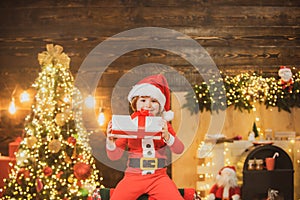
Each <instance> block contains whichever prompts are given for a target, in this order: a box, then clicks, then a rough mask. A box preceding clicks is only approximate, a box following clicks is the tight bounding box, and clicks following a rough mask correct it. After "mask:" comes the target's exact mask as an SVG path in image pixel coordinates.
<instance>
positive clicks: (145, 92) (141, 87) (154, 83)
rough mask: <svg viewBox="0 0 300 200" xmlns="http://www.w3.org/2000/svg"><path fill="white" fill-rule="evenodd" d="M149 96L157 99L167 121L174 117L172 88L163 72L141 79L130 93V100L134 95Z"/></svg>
mask: <svg viewBox="0 0 300 200" xmlns="http://www.w3.org/2000/svg"><path fill="white" fill-rule="evenodd" d="M136 96H149V97H152V98H154V99H156V100H157V101H158V102H159V104H160V106H161V110H160V111H161V112H163V117H164V119H166V120H167V121H170V120H172V119H173V118H174V113H173V112H172V111H171V110H170V90H169V85H168V82H167V79H166V78H165V77H164V76H163V75H162V74H157V75H152V76H148V77H146V78H144V79H142V80H141V81H139V82H138V83H137V84H136V85H135V86H133V88H132V89H131V90H130V92H129V94H128V101H129V102H131V101H132V99H133V97H136Z"/></svg>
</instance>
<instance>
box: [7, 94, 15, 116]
mask: <svg viewBox="0 0 300 200" xmlns="http://www.w3.org/2000/svg"><path fill="white" fill-rule="evenodd" d="M8 112H9V113H10V114H12V115H13V114H15V113H16V112H17V109H16V104H15V99H14V98H12V100H11V102H10V104H9V107H8Z"/></svg>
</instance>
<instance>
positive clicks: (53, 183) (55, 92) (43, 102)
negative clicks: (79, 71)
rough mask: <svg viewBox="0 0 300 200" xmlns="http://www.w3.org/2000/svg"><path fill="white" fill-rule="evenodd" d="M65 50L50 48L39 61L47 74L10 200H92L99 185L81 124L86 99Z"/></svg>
mask: <svg viewBox="0 0 300 200" xmlns="http://www.w3.org/2000/svg"><path fill="white" fill-rule="evenodd" d="M62 51H63V48H62V47H61V46H59V45H55V46H53V45H52V44H49V45H47V51H44V52H42V53H40V54H39V56H38V60H39V63H40V65H41V67H42V71H41V72H40V74H39V77H38V78H37V79H36V80H35V83H34V84H33V86H34V87H35V89H36V95H35V102H34V104H33V105H32V111H31V113H30V114H29V115H28V116H27V117H26V123H25V129H24V138H23V140H22V142H21V144H20V146H19V149H18V152H17V153H16V164H15V165H14V167H13V169H12V171H11V173H10V176H9V179H7V180H5V182H6V186H5V187H4V190H5V193H4V196H3V197H4V198H5V199H64V200H67V199H72V200H75V199H88V198H91V195H92V192H93V190H94V189H95V188H96V187H98V186H99V182H98V181H99V180H98V178H99V177H98V170H97V169H96V165H95V160H94V158H93V157H92V155H91V147H90V146H89V144H88V142H89V140H88V136H89V133H88V132H87V131H86V130H85V129H84V126H83V122H82V119H81V113H82V108H81V106H80V102H82V99H80V98H81V97H80V93H79V91H78V90H76V88H74V87H73V76H72V74H71V73H70V70H69V63H70V58H69V57H68V56H67V55H66V54H65V53H63V52H62ZM72 104H73V105H72ZM71 106H72V107H71Z"/></svg>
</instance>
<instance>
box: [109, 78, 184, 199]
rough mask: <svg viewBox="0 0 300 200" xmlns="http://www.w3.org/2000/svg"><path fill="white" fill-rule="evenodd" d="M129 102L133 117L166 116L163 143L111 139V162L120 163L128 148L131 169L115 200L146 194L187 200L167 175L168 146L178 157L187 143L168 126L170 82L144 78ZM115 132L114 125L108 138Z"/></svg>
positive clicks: (110, 127) (117, 191)
mask: <svg viewBox="0 0 300 200" xmlns="http://www.w3.org/2000/svg"><path fill="white" fill-rule="evenodd" d="M128 100H129V102H130V103H131V107H132V109H133V111H134V113H133V115H139V114H145V113H149V115H150V116H151V115H152V116H162V118H163V120H162V139H161V140H154V139H151V138H146V139H140V138H138V139H124V138H118V139H116V138H111V137H108V138H107V140H106V141H107V142H106V152H107V155H108V157H109V158H110V159H111V160H117V159H120V158H121V156H122V155H123V152H124V151H125V149H126V147H127V148H128V163H127V169H126V171H125V175H124V178H123V179H122V180H121V181H120V182H119V183H118V185H117V187H116V189H115V190H114V192H113V194H112V196H111V200H122V199H124V200H125V199H126V200H136V199H137V198H138V197H139V196H141V195H142V194H148V195H149V199H156V200H169V199H172V200H183V198H182V196H181V195H180V193H179V191H178V189H177V187H176V185H175V183H174V182H173V181H172V180H171V179H170V178H169V176H168V175H167V172H166V170H167V169H166V155H165V148H166V146H169V147H170V149H171V151H172V152H173V153H176V154H180V153H182V152H183V150H184V145H183V143H182V142H181V141H180V140H179V139H178V138H177V137H176V133H175V132H174V130H173V128H172V126H171V125H170V123H168V122H167V121H170V120H172V118H173V117H174V113H173V112H172V111H170V90H169V86H168V83H167V80H166V78H165V77H164V76H163V75H161V74H159V75H153V76H149V77H146V78H144V79H143V80H141V81H140V82H139V83H137V85H135V86H134V87H133V88H132V90H131V91H130V92H129V95H128ZM111 131H112V125H111V122H110V123H109V125H108V128H107V134H108V133H111Z"/></svg>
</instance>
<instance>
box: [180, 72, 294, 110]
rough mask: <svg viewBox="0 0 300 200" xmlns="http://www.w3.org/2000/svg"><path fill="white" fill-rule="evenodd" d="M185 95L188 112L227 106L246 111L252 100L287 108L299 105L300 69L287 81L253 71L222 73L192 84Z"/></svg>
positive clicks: (268, 105) (281, 108) (251, 106)
mask: <svg viewBox="0 0 300 200" xmlns="http://www.w3.org/2000/svg"><path fill="white" fill-rule="evenodd" d="M213 78H215V77H213ZM185 98H186V103H185V104H184V105H183V107H186V108H188V109H189V111H190V112H191V113H192V114H196V113H197V112H198V111H201V112H203V111H204V110H207V111H217V112H218V111H219V110H225V109H226V108H227V107H229V106H234V108H235V109H238V110H240V111H241V112H242V111H244V110H246V111H248V112H250V111H251V110H252V109H253V108H254V104H255V103H256V102H259V103H260V104H264V105H265V106H266V108H269V107H277V108H278V111H281V110H284V111H287V112H291V108H293V107H300V71H299V72H297V73H295V74H294V75H293V76H292V79H291V82H289V83H283V81H282V80H281V79H278V78H275V77H263V76H262V75H259V74H256V73H253V74H252V75H250V74H248V73H243V74H239V75H236V76H233V77H230V76H223V77H222V78H219V79H217V80H213V79H212V80H209V81H208V83H206V82H202V83H201V84H195V85H194V86H193V91H191V92H189V93H188V94H187V95H186V96H185Z"/></svg>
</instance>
